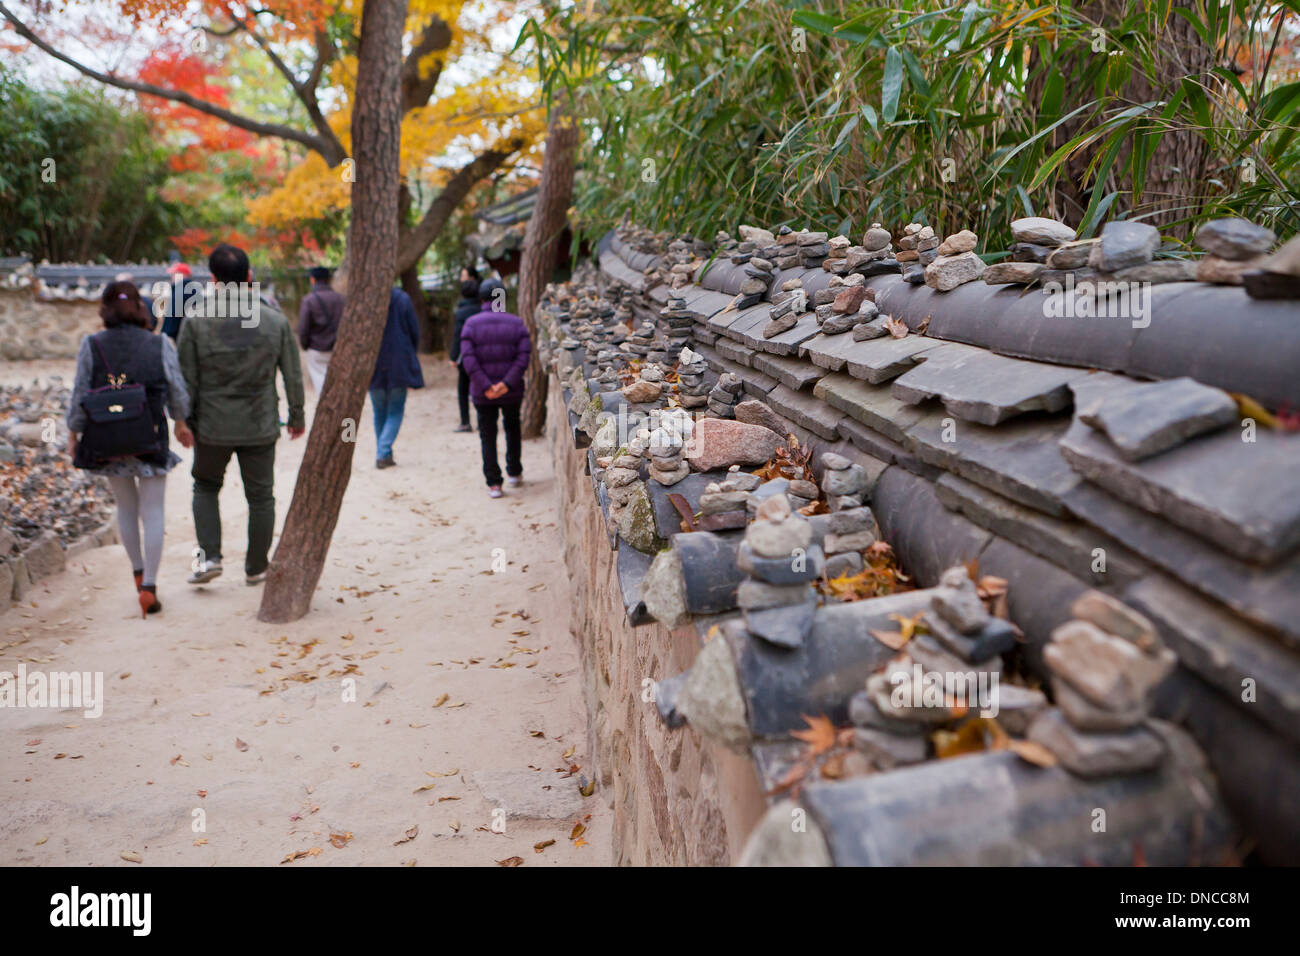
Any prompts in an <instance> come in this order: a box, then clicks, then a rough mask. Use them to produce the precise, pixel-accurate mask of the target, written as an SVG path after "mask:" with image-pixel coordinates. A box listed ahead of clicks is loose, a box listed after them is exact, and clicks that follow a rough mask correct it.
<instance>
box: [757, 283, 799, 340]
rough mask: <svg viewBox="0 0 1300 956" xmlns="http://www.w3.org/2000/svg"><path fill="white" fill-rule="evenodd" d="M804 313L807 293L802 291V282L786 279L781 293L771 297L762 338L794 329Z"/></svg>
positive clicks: (768, 337) (782, 284)
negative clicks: (770, 307) (770, 306)
mask: <svg viewBox="0 0 1300 956" xmlns="http://www.w3.org/2000/svg"><path fill="white" fill-rule="evenodd" d="M806 311H808V293H806V292H805V291H804V288H803V280H802V279H800V278H799V277H798V276H795V277H794V278H792V279H786V280H785V281H784V282H782V283H781V291H780V292H778V293H777V294H776V295H774V296H772V310H771V311H770V312H769V313H768V319H767V325H765V326H763V338H765V339H770V338H772V337H773V336H776V335H780V334H781V333H782V332H787V331H789V330H790V329H792V328H794V327H795V325H796V324H797V323H798V321H799V316H801V315H803V313H804V312H806Z"/></svg>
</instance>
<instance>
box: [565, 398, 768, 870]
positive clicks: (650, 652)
mask: <svg viewBox="0 0 1300 956" xmlns="http://www.w3.org/2000/svg"><path fill="white" fill-rule="evenodd" d="M548 419H549V421H550V426H549V440H550V442H551V447H552V453H553V455H554V459H555V475H556V482H557V487H558V494H559V502H558V505H559V509H560V514H561V516H562V523H563V527H564V533H565V541H564V561H565V566H566V568H567V569H568V572H569V580H570V596H571V604H570V608H571V610H570V621H569V626H570V629H571V630H572V632H573V634H574V636H575V637H576V639H577V641H578V645H579V647H580V648H581V653H582V663H583V679H584V693H585V696H586V701H587V712H588V714H589V715H590V717H589V720H590V726H589V729H588V735H589V741H588V743H589V752H590V753H593V754H595V776H596V782H597V786H598V788H599V790H600V792H601V793H602V794H603V795H604V798H605V799H606V800H607V801H608V802H609V803H610V805H611V806H612V807H613V809H614V826H613V834H614V859H615V861H616V862H617V863H619V864H621V865H636V866H654V865H678V866H681V865H708V866H725V865H729V864H731V863H732V862H733V861H734V860H735V859H736V858H737V857H738V856H739V854H740V850H741V848H742V847H743V846H744V842H745V839H746V837H747V836H748V835H749V833H750V831H751V830H752V829H753V827H754V825H755V824H756V823H757V821H758V819H759V818H760V817H761V815H762V814H763V812H764V810H765V809H766V805H765V803H764V800H763V796H762V793H761V791H760V789H759V784H758V779H757V776H756V774H755V772H754V765H753V763H752V762H751V761H749V760H748V759H744V758H742V757H738V756H736V755H735V754H732V753H730V752H729V751H727V750H725V749H723V748H721V747H719V746H717V745H716V744H714V743H712V742H710V741H708V740H706V739H704V738H702V737H701V736H700V734H699V733H698V732H696V731H695V730H693V729H691V728H689V727H683V728H681V729H680V730H669V729H668V728H667V727H665V726H664V725H663V723H662V722H661V721H660V720H659V718H658V717H657V715H656V712H655V705H654V701H653V697H652V694H651V693H649V692H647V691H645V689H644V687H645V685H644V683H643V682H644V681H646V680H647V679H649V680H652V681H653V680H662V679H664V678H667V677H670V676H672V675H674V674H678V673H681V672H682V671H683V670H685V669H686V668H688V667H690V666H691V664H692V663H693V662H694V660H695V654H696V652H697V650H698V648H699V639H698V638H697V636H696V632H695V630H694V628H692V627H685V628H679V629H677V630H675V631H670V630H668V629H667V628H665V627H663V626H662V625H660V624H647V625H644V626H641V627H636V628H634V627H631V626H630V625H629V624H628V620H627V614H626V609H625V608H624V606H623V603H622V601H621V598H620V595H621V590H620V587H619V580H618V572H617V568H616V564H615V554H616V552H615V551H613V550H612V549H611V548H610V546H609V537H608V535H607V534H606V532H605V522H604V518H603V517H602V515H601V511H600V507H599V505H598V503H597V502H596V500H595V497H594V496H593V495H592V491H591V479H590V478H589V477H587V475H586V474H585V473H584V472H585V462H586V457H587V456H586V452H585V451H581V450H577V449H575V448H574V447H573V441H572V432H571V431H570V430H569V429H568V428H567V425H568V421H569V418H568V415H567V413H566V412H565V409H564V405H563V401H562V399H561V397H560V389H559V388H557V387H555V386H554V385H552V388H551V390H550V403H549V413H548ZM647 697H649V698H651V699H649V700H647V699H645V698H647Z"/></svg>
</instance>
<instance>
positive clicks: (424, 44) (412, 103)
mask: <svg viewBox="0 0 1300 956" xmlns="http://www.w3.org/2000/svg"><path fill="white" fill-rule="evenodd" d="M450 46H451V27H450V26H448V25H447V22H446V21H445V20H443V19H442V17H434V18H433V19H432V20H430V21H429V22H428V23H427V24H426V25H425V27H424V31H423V32H422V33H421V34H420V39H419V41H418V42H417V43H416V44H415V46H414V47H412V48H411V52H410V55H408V56H407V58H406V62H405V63H403V64H402V115H403V116H405V115H406V114H407V113H409V112H411V110H413V109H418V108H419V107H421V106H424V105H425V104H426V103H428V102H429V97H431V96H432V95H433V89H434V87H435V86H437V85H438V78H439V77H440V76H442V64H441V63H438V64H436V65H435V67H434V69H433V71H432V72H431V73H429V75H428V76H422V75H421V74H420V61H421V60H422V59H424V58H425V57H426V56H428V55H429V54H430V53H437V52H439V51H441V50H446V49H447V48H448V47H450Z"/></svg>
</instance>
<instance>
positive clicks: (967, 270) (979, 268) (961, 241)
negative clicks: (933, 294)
mask: <svg viewBox="0 0 1300 956" xmlns="http://www.w3.org/2000/svg"><path fill="white" fill-rule="evenodd" d="M978 241H979V237H978V236H976V235H975V233H973V232H971V231H970V230H969V229H963V230H961V231H960V232H955V233H953V234H952V235H951V236H949V237H948V238H946V239H944V241H943V242H941V243H939V246H938V248H937V249H936V250H935V252H936V253H937V255H936V256H935V257H934V261H932V262H931V263H930V264H929V265H928V266H926V267H925V284H926V285H928V286H929V287H930V288H931V289H934V290H936V291H938V292H951V291H952V290H953V289H955V288H957V287H958V286H959V285H965V284H966V283H967V282H974V281H975V280H976V279H978V278H979V277H980V276H982V275H983V274H984V260H983V259H981V258H980V257H979V256H977V255H976V254H975V244H976V243H977V242H978Z"/></svg>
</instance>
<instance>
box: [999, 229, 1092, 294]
mask: <svg viewBox="0 0 1300 956" xmlns="http://www.w3.org/2000/svg"><path fill="white" fill-rule="evenodd" d="M1076 235H1077V234H1076V233H1075V231H1074V230H1073V229H1071V228H1070V227H1069V226H1067V225H1066V224H1065V223H1063V222H1057V221H1056V220H1055V219H1047V218H1045V217H1043V216H1027V217H1025V218H1023V219H1017V220H1015V221H1014V222H1012V223H1011V238H1012V245H1011V258H1010V259H1009V260H1008V261H1006V262H995V263H994V264H993V265H991V266H989V267H988V268H987V269H985V270H984V281H985V282H986V283H988V284H989V285H1030V284H1032V283H1034V282H1036V281H1038V279H1039V277H1040V276H1041V274H1042V273H1043V271H1044V270H1046V269H1047V260H1048V257H1049V256H1051V254H1052V253H1053V252H1054V251H1056V250H1057V249H1059V248H1060V247H1061V246H1063V245H1065V244H1066V243H1071V242H1074V240H1075V237H1076Z"/></svg>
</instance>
